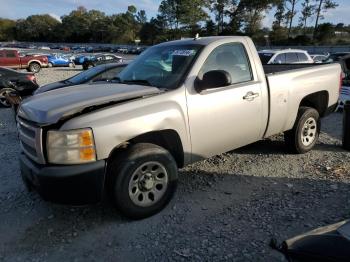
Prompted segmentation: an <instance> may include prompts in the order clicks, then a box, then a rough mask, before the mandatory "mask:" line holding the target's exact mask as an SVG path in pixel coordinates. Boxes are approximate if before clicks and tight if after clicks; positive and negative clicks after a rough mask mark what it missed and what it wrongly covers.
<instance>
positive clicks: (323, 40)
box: [315, 23, 335, 44]
mask: <svg viewBox="0 0 350 262" xmlns="http://www.w3.org/2000/svg"><path fill="white" fill-rule="evenodd" d="M334 37H335V31H334V26H333V25H332V24H331V23H324V24H320V25H319V26H318V27H317V30H316V34H315V39H316V40H317V41H318V42H319V43H320V44H332V40H333V39H334Z"/></svg>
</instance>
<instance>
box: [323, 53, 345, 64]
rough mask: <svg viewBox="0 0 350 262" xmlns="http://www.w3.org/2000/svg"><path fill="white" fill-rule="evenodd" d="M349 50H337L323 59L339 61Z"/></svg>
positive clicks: (330, 61)
mask: <svg viewBox="0 0 350 262" xmlns="http://www.w3.org/2000/svg"><path fill="white" fill-rule="evenodd" d="M349 55H350V52H338V53H332V54H330V55H329V56H328V57H327V59H326V60H325V62H326V63H332V62H339V61H340V60H341V59H342V58H344V57H345V56H349Z"/></svg>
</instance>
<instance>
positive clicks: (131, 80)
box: [121, 79, 152, 86]
mask: <svg viewBox="0 0 350 262" xmlns="http://www.w3.org/2000/svg"><path fill="white" fill-rule="evenodd" d="M121 83H123V84H140V85H146V86H152V84H151V83H150V82H148V81H147V80H145V79H130V80H124V81H121Z"/></svg>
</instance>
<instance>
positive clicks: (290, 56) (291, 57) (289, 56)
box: [286, 53, 299, 64]
mask: <svg viewBox="0 0 350 262" xmlns="http://www.w3.org/2000/svg"><path fill="white" fill-rule="evenodd" d="M297 62H299V59H298V56H297V54H296V53H286V63H287V64H293V63H297Z"/></svg>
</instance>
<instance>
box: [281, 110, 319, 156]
mask: <svg viewBox="0 0 350 262" xmlns="http://www.w3.org/2000/svg"><path fill="white" fill-rule="evenodd" d="M320 129H321V121H320V116H319V113H318V112H317V110H316V109H314V108H310V107H300V108H299V111H298V116H297V119H296V121H295V124H294V127H293V129H291V130H289V131H287V132H285V133H284V140H285V143H286V146H287V148H288V150H289V151H290V152H292V153H297V154H303V153H306V152H308V151H310V150H311V149H312V148H313V147H314V146H315V144H316V142H317V139H318V136H319V133H320Z"/></svg>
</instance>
